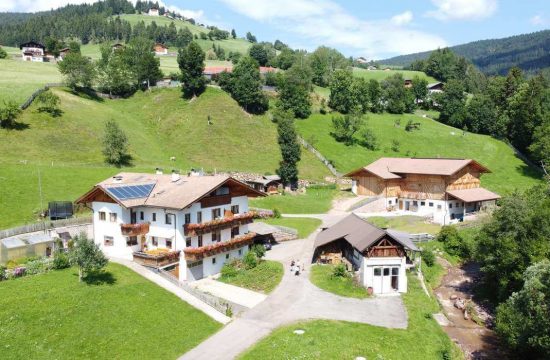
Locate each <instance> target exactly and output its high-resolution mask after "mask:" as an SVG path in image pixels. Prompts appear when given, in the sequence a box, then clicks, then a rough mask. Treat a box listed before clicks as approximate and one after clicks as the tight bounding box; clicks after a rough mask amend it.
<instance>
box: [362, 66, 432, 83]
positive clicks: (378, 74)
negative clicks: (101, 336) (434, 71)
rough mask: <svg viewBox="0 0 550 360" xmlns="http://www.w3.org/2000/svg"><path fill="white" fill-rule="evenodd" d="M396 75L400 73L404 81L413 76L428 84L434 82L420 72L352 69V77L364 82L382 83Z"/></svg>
mask: <svg viewBox="0 0 550 360" xmlns="http://www.w3.org/2000/svg"><path fill="white" fill-rule="evenodd" d="M396 73H401V74H402V75H403V78H405V79H412V78H414V77H415V76H418V77H420V78H421V79H422V78H423V79H426V80H428V82H436V81H437V80H435V79H434V78H433V77H431V76H428V75H426V74H425V73H423V72H422V71H410V70H367V69H361V68H357V67H354V68H353V75H354V76H357V77H362V78H364V79H366V80H370V79H374V80H378V81H382V80H384V79H386V78H388V77H390V76H392V75H394V74H396Z"/></svg>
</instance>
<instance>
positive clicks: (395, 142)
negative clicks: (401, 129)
mask: <svg viewBox="0 0 550 360" xmlns="http://www.w3.org/2000/svg"><path fill="white" fill-rule="evenodd" d="M400 147H401V143H400V142H399V140H396V139H393V140H392V141H391V150H392V151H393V152H399V148H400Z"/></svg>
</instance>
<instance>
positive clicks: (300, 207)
mask: <svg viewBox="0 0 550 360" xmlns="http://www.w3.org/2000/svg"><path fill="white" fill-rule="evenodd" d="M302 161H303V160H302ZM337 194H338V190H336V189H332V188H309V189H307V191H306V193H305V194H282V195H273V196H267V197H263V198H256V199H251V200H250V206H252V207H257V208H261V209H277V210H279V211H280V212H281V213H283V214H322V213H326V212H327V211H329V210H330V208H331V206H332V200H333V199H334V197H335V196H337Z"/></svg>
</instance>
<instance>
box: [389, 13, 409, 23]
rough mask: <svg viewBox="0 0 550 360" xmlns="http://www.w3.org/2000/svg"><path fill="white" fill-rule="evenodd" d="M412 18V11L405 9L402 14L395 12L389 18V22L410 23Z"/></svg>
mask: <svg viewBox="0 0 550 360" xmlns="http://www.w3.org/2000/svg"><path fill="white" fill-rule="evenodd" d="M412 19H413V13H412V12H410V11H405V12H404V13H402V14H397V15H395V16H393V17H392V18H391V22H392V23H393V24H395V25H406V24H408V23H410V22H411V21H412Z"/></svg>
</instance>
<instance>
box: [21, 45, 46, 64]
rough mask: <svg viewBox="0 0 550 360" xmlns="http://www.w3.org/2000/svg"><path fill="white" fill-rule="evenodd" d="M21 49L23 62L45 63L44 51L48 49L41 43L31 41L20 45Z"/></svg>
mask: <svg viewBox="0 0 550 360" xmlns="http://www.w3.org/2000/svg"><path fill="white" fill-rule="evenodd" d="M19 49H20V50H21V57H22V59H23V61H35V62H43V61H44V51H45V49H46V47H45V46H44V45H42V44H40V43H39V42H36V41H29V42H26V43H23V44H21V45H19Z"/></svg>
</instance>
